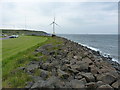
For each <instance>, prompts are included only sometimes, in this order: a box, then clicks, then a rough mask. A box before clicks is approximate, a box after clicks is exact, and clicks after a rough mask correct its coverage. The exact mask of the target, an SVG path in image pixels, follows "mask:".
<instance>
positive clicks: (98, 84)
mask: <svg viewBox="0 0 120 90" xmlns="http://www.w3.org/2000/svg"><path fill="white" fill-rule="evenodd" d="M101 85H105V83H104V82H102V81H98V82H97V86H98V87H99V86H101Z"/></svg>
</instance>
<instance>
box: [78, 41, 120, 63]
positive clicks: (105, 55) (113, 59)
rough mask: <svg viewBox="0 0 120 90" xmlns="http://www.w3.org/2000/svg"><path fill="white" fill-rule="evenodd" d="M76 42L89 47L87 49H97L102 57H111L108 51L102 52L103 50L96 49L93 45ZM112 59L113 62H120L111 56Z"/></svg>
mask: <svg viewBox="0 0 120 90" xmlns="http://www.w3.org/2000/svg"><path fill="white" fill-rule="evenodd" d="M78 44H81V45H82V46H85V47H87V48H89V49H91V50H94V51H99V52H100V54H101V55H103V56H104V57H111V55H110V54H108V53H103V52H102V51H101V50H100V49H98V48H94V47H91V46H89V45H85V44H82V43H78ZM112 61H115V62H117V63H119V64H120V62H119V61H118V60H117V59H115V58H112Z"/></svg>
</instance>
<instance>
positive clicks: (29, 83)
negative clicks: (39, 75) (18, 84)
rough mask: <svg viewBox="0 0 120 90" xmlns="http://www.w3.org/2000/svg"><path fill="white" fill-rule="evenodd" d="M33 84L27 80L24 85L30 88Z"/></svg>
mask: <svg viewBox="0 0 120 90" xmlns="http://www.w3.org/2000/svg"><path fill="white" fill-rule="evenodd" d="M32 85H33V82H28V83H27V85H26V86H25V88H31V87H32Z"/></svg>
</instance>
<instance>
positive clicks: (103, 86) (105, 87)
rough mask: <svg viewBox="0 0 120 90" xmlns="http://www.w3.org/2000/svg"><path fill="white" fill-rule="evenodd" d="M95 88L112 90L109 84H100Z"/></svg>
mask: <svg viewBox="0 0 120 90" xmlns="http://www.w3.org/2000/svg"><path fill="white" fill-rule="evenodd" d="M97 90H114V89H113V88H112V87H111V86H110V85H108V84H106V85H101V86H99V87H98V88H97Z"/></svg>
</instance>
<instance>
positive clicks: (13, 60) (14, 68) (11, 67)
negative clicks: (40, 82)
mask: <svg viewBox="0 0 120 90" xmlns="http://www.w3.org/2000/svg"><path fill="white" fill-rule="evenodd" d="M2 41H3V43H2V45H3V47H2V49H3V51H2V52H3V59H2V86H3V88H24V87H25V86H26V82H28V81H31V80H32V78H31V77H30V76H29V75H28V74H27V73H26V72H24V71H22V70H19V69H18V68H19V67H26V64H28V63H29V62H30V61H39V60H40V59H39V58H38V57H39V56H42V57H43V58H42V60H47V58H48V56H46V55H42V54H35V53H34V51H35V50H36V49H37V48H38V47H40V46H42V45H46V44H52V45H58V44H61V43H62V41H60V40H58V39H57V38H52V37H43V36H21V37H19V38H12V39H6V40H2ZM37 73H39V72H38V71H37V70H36V71H35V73H34V74H35V75H37Z"/></svg>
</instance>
